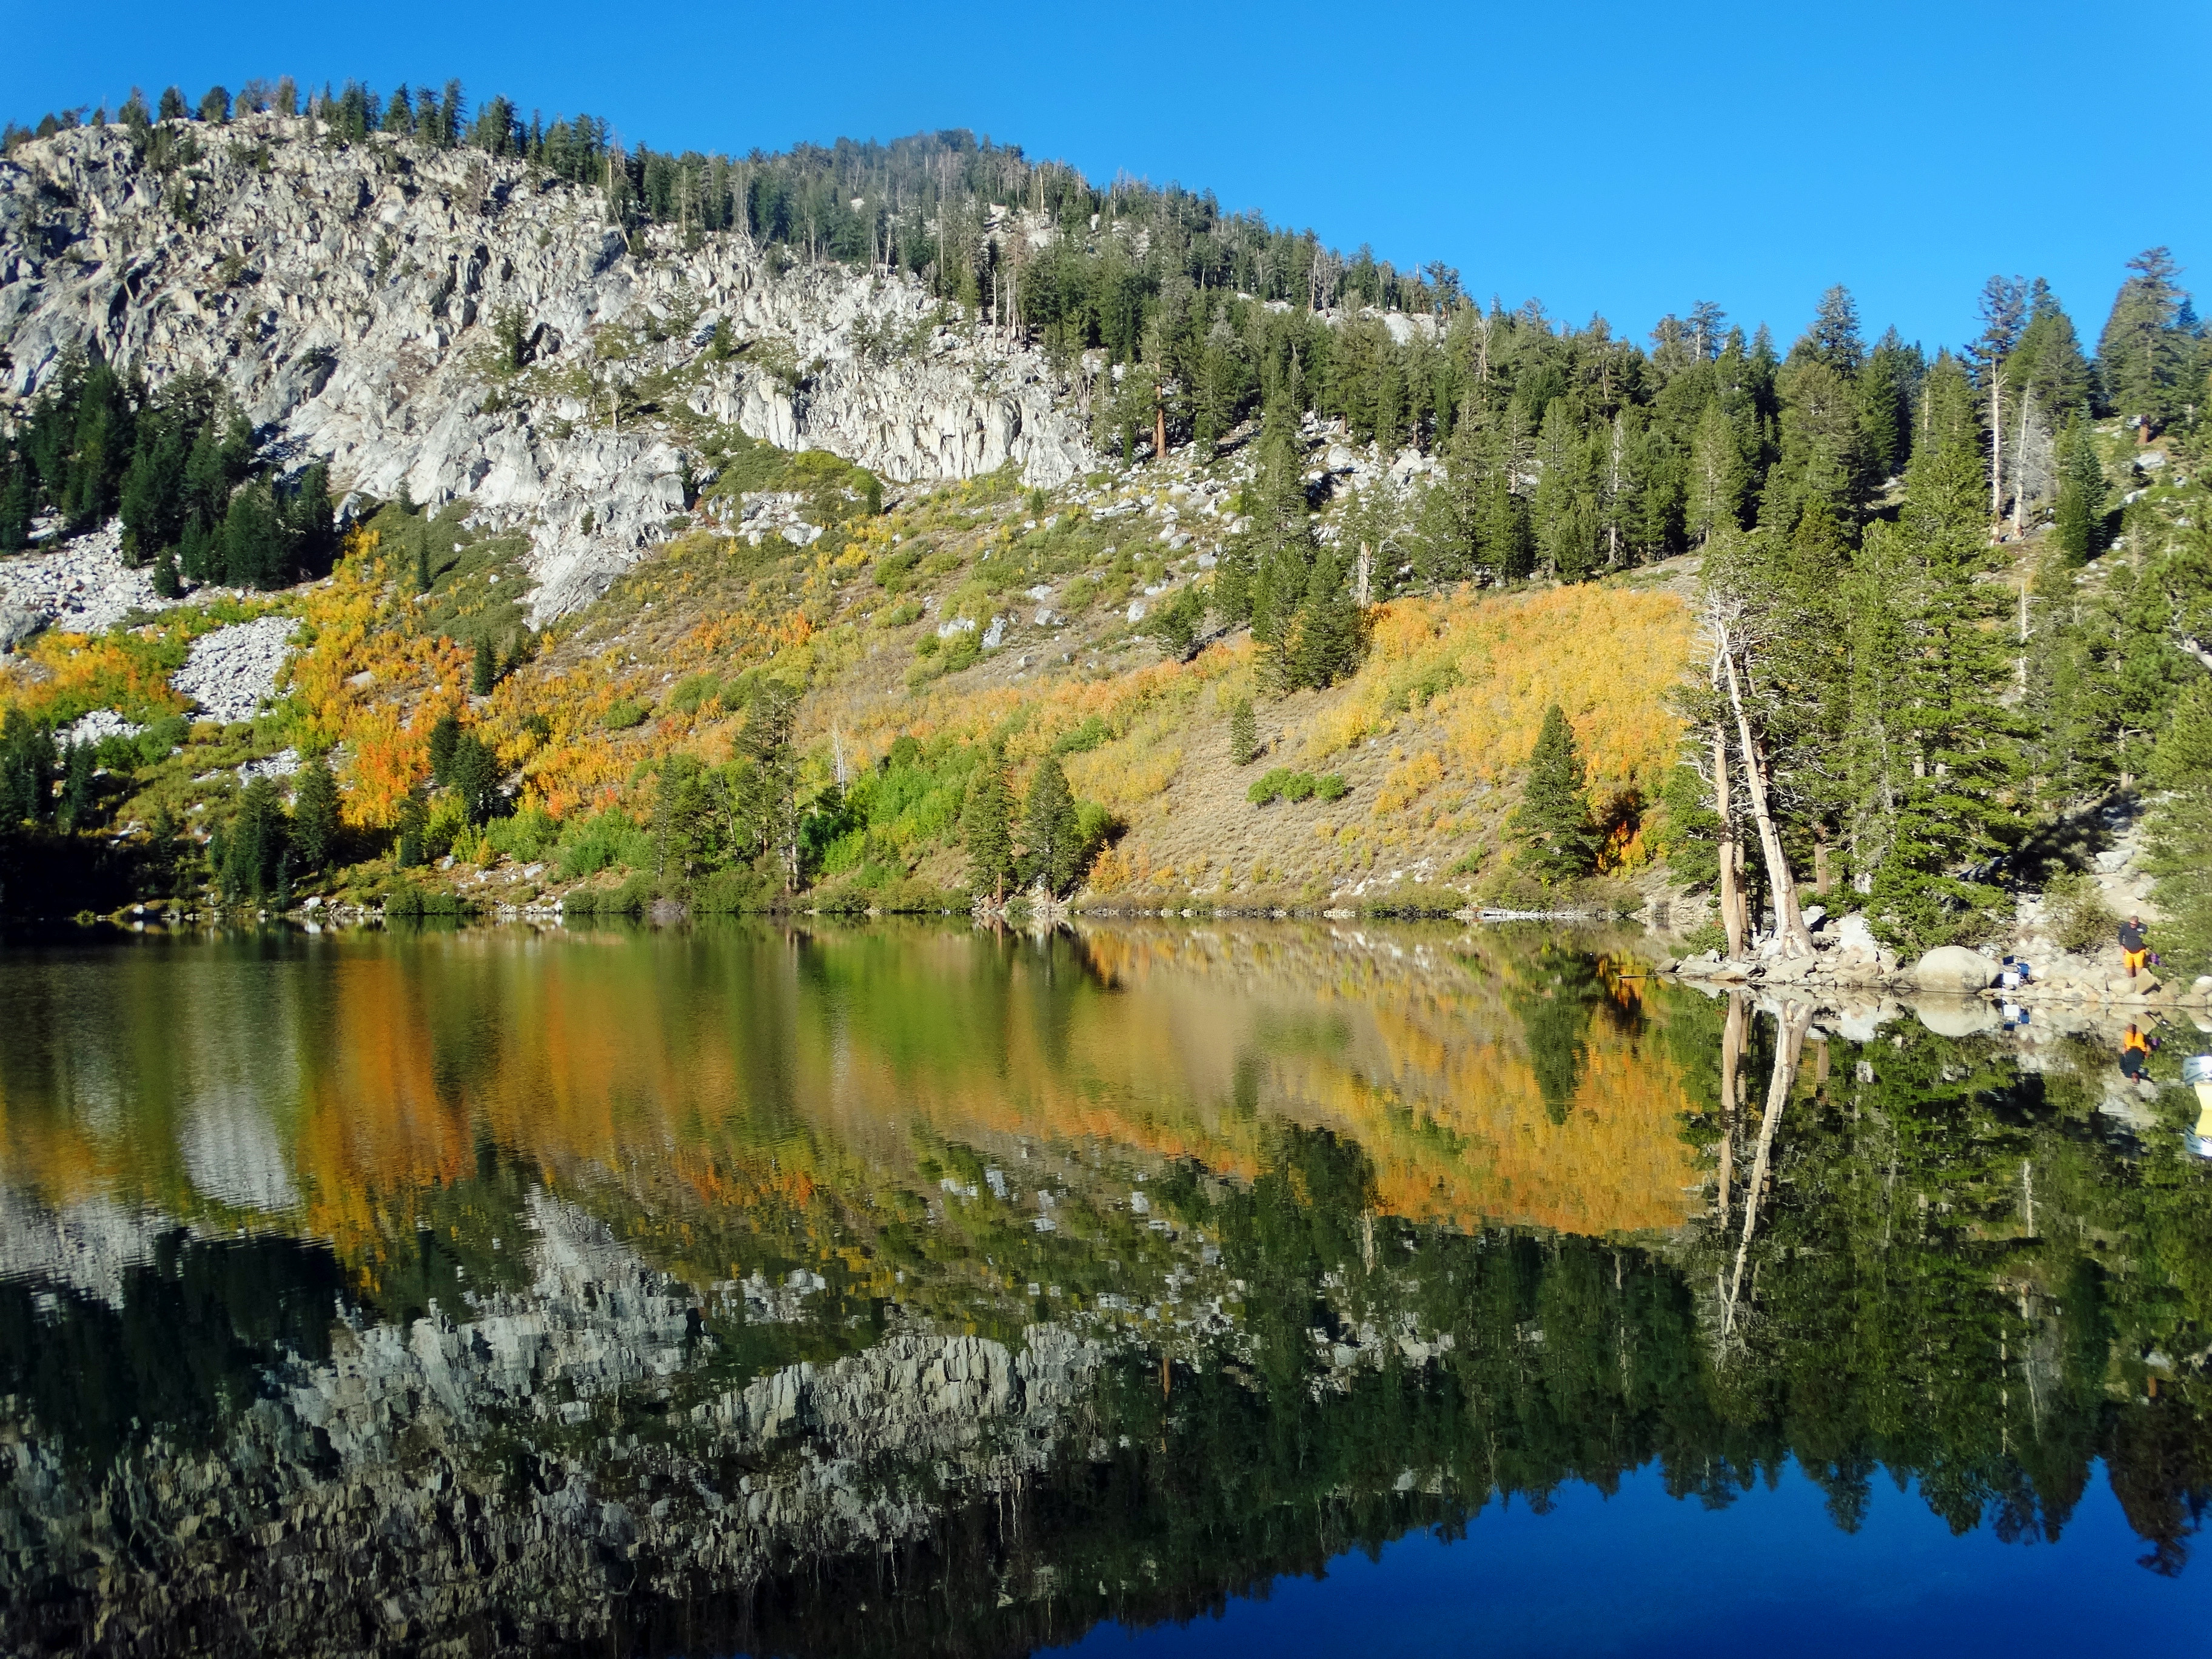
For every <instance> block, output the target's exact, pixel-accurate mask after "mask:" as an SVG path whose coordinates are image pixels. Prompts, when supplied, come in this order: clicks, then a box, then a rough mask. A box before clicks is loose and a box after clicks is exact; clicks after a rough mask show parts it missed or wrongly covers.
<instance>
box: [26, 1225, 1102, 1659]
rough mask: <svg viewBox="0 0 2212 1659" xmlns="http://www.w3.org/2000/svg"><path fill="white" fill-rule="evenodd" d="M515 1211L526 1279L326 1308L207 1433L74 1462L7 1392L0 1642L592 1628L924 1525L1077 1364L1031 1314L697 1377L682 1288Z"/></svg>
mask: <svg viewBox="0 0 2212 1659" xmlns="http://www.w3.org/2000/svg"><path fill="white" fill-rule="evenodd" d="M530 1217H531V1221H532V1231H533V1235H534V1237H533V1242H532V1262H531V1267H532V1271H531V1275H530V1279H529V1282H528V1283H527V1284H526V1285H524V1286H522V1287H521V1288H519V1289H515V1290H511V1291H495V1292H490V1293H488V1294H485V1295H483V1296H482V1297H474V1298H471V1303H472V1305H471V1306H469V1307H467V1308H465V1309H460V1310H455V1312H456V1313H457V1314H459V1315H461V1316H462V1317H458V1318H456V1317H453V1316H444V1317H432V1318H428V1319H421V1320H417V1321H416V1322H414V1323H413V1324H412V1325H411V1326H409V1327H405V1328H401V1327H398V1326H391V1325H365V1324H360V1323H356V1322H342V1323H341V1324H340V1325H339V1326H338V1327H337V1329H336V1331H335V1332H334V1334H333V1340H332V1342H331V1348H330V1352H329V1354H328V1357H327V1358H325V1359H321V1360H311V1359H307V1358H301V1357H298V1356H295V1357H294V1358H291V1359H289V1360H288V1361H285V1362H283V1363H281V1364H277V1365H276V1366H275V1367H273V1368H271V1370H270V1372H269V1373H268V1375H267V1376H266V1378H265V1381H264V1383H263V1385H262V1388H261V1390H260V1395H259V1397H258V1398H257V1399H254V1400H252V1401H251V1402H250V1403H245V1404H243V1405H242V1407H241V1408H240V1409H236V1410H234V1411H233V1412H230V1413H227V1414H226V1419H225V1422H224V1424H223V1426H222V1430H221V1431H220V1433H219V1435H218V1436H217V1437H216V1440H215V1441H214V1443H207V1444H194V1443H189V1442H188V1441H187V1440H183V1439H177V1438H171V1437H165V1436H163V1435H161V1434H158V1433H157V1434H155V1435H154V1436H153V1437H149V1439H147V1440H145V1441H143V1442H142V1443H137V1444H136V1445H134V1446H132V1447H131V1448H130V1449H126V1450H125V1451H124V1452H122V1453H121V1454H120V1455H118V1456H117V1457H116V1458H115V1459H114V1460H113V1461H112V1462H109V1463H106V1464H100V1463H98V1462H84V1461H82V1459H81V1458H80V1457H79V1456H77V1455H73V1454H72V1451H71V1449H69V1448H67V1447H64V1446H61V1445H58V1443H56V1442H55V1441H54V1440H53V1439H52V1437H46V1436H43V1435H42V1434H41V1433H40V1429H39V1425H36V1424H33V1423H30V1422H27V1421H26V1420H24V1419H23V1416H22V1413H21V1407H20V1402H15V1401H10V1402H8V1404H9V1410H8V1411H7V1412H6V1419H7V1421H6V1425H5V1430H4V1432H0V1463H3V1464H4V1465H5V1467H6V1469H7V1478H6V1481H5V1485H4V1492H0V1559H4V1563H5V1565H4V1567H0V1587H4V1591H5V1593H4V1595H0V1605H3V1606H4V1607H6V1608H7V1609H8V1611H7V1612H6V1613H4V1614H0V1643H4V1644H5V1645H6V1647H7V1648H8V1649H9V1650H10V1651H18V1650H25V1649H38V1648H40V1647H42V1646H44V1645H46V1644H50V1643H52V1641H54V1640H57V1639H62V1638H64V1637H66V1638H67V1639H68V1640H70V1641H78V1640H88V1641H90V1642H91V1643H92V1646H91V1647H90V1648H88V1649H86V1650H88V1651H102V1650H104V1649H103V1648H102V1647H101V1646H100V1638H99V1637H98V1635H97V1634H96V1632H131V1635H130V1636H129V1637H128V1638H118V1639H127V1641H128V1642H129V1643H130V1644H131V1650H133V1651H149V1652H163V1651H180V1650H185V1649H187V1648H189V1649H191V1650H195V1651H216V1652H228V1651H240V1652H245V1651H253V1652H289V1653H311V1652H312V1653H357V1652H375V1651H384V1650H392V1649H394V1648H400V1649H405V1650H410V1651H415V1650H422V1648H424V1647H426V1646H428V1647H435V1645H436V1644H439V1643H441V1642H456V1641H458V1642H461V1643H463V1644H466V1645H483V1644H482V1643H481V1642H480V1641H477V1640H475V1639H474V1638H481V1637H482V1636H483V1634H484V1633H485V1632H488V1631H493V1630H503V1631H506V1632H511V1634H510V1635H509V1636H508V1637H507V1638H506V1639H505V1640H503V1641H502V1640H497V1639H495V1640H494V1641H493V1642H492V1643H491V1644H490V1645H493V1646H499V1647H506V1646H510V1645H512V1646H520V1647H530V1646H533V1645H535V1644H538V1643H540V1642H553V1643H556V1644H557V1643H560V1642H564V1641H577V1640H583V1639H588V1638H592V1636H593V1635H594V1634H595V1633H599V1632H603V1631H604V1630H605V1626H606V1621H607V1620H608V1619H609V1618H610V1617H611V1613H610V1607H611V1605H612V1604H613V1603H615V1602H618V1601H619V1600H620V1599H621V1598H623V1597H624V1596H626V1595H633V1594H635V1595H668V1596H670V1597H672V1598H675V1599H677V1600H679V1601H680V1600H681V1599H682V1598H683V1597H684V1595H685V1594H686V1593H687V1592H688V1591H689V1590H690V1589H692V1588H693V1587H695V1586H696V1585H698V1584H700V1583H713V1584H716V1585H720V1586H722V1587H725V1588H726V1589H742V1588H743V1587H744V1586H745V1585H747V1584H750V1583H755V1582H757V1581H759V1580H760V1579H761V1578H762V1577H764V1576H765V1575H767V1574H769V1572H771V1571H774V1570H775V1569H776V1568H777V1567H779V1566H780V1565H786V1564H788V1563H789V1562H791V1561H792V1560H793V1559H806V1558H813V1559H821V1558H824V1557H835V1556H838V1555H841V1554H843V1553H848V1552H851V1551H854V1550H862V1551H868V1550H881V1549H885V1548H888V1547H892V1546H895V1545H896V1544H898V1543H900V1542H901V1541H905V1540H908V1539H912V1538H915V1537H918V1536H921V1535H922V1534H925V1533H926V1532H927V1530H928V1529H929V1528H931V1527H932V1526H933V1524H935V1523H936V1522H938V1520H939V1518H940V1517H941V1516H942V1515H943V1514H944V1513H945V1509H946V1507H947V1505H948V1504H952V1503H957V1502H962V1501H968V1500H972V1499H973V1498H977V1497H980V1496H985V1495H987V1494H989V1493H992V1492H997V1491H1000V1490H1002V1489H1004V1488H1005V1487H1006V1486H1007V1485H1009V1484H1010V1483H1012V1482H1016V1481H1018V1480H1020V1479H1021V1478H1022V1477H1023V1476H1024V1475H1025V1474H1030V1473H1033V1472H1034V1471H1036V1469H1038V1468H1042V1466H1043V1464H1044V1463H1045V1462H1046V1460H1047V1459H1048V1457H1049V1456H1050V1455H1052V1454H1053V1452H1054V1448H1055V1447H1056V1446H1058V1445H1059V1444H1060V1443H1062V1441H1063V1440H1064V1439H1065V1437H1066V1436H1067V1435H1068V1434H1069V1433H1070V1432H1072V1431H1073V1430H1074V1429H1075V1427H1076V1426H1077V1419H1078V1414H1079V1407H1080V1403H1081V1401H1082V1399H1083V1397H1084V1395H1085V1393H1086V1391H1087V1386H1088V1384H1089V1383H1090V1382H1091V1378H1092V1376H1093V1374H1094V1373H1095V1372H1096V1370H1097V1368H1098V1366H1099V1364H1100V1363H1101V1361H1102V1359H1103V1358H1104V1350H1103V1348H1102V1346H1100V1345H1099V1344H1098V1343H1097V1342H1096V1341H1094V1340H1090V1339H1089V1338H1087V1337H1085V1336H1084V1335H1082V1334H1078V1333H1076V1332H1073V1331H1071V1330H1068V1329H1066V1328H1060V1327H1054V1326H1037V1327H1033V1328H1031V1329H1030V1332H1029V1333H1028V1335H1027V1340H1025V1342H1024V1346H1022V1348H1021V1349H1020V1350H1019V1352H1013V1351H1010V1350H1009V1349H1008V1348H1007V1347H1006V1346H1005V1345H1003V1344H1001V1343H999V1342H994V1341H992V1340H987V1339H982V1338H978V1337H973V1336H959V1335H953V1336H945V1335H939V1334H925V1333H922V1332H919V1331H915V1332H908V1333H903V1334H893V1335H891V1336H890V1337H888V1338H887V1339H885V1340H882V1341H879V1342H878V1343H877V1344H876V1345H875V1346H872V1347H870V1348H868V1349H866V1351H865V1352H859V1353H854V1354H850V1355H848V1356H847V1357H845V1358H841V1359H838V1360H836V1361H833V1362H830V1363H827V1364H819V1365H817V1364H808V1363H801V1364H793V1365H789V1366H786V1367H783V1368H781V1369H780V1370H774V1371H771V1372H769V1373H768V1374H766V1375H763V1376H756V1377H754V1378H752V1379H751V1380H750V1381H747V1382H742V1383H739V1382H735V1381H734V1380H733V1381H732V1382H731V1383H728V1384H727V1385H724V1384H723V1383H721V1382H720V1380H719V1379H718V1377H717V1376H716V1359H717V1353H716V1346H715V1344H714V1340H713V1339H712V1338H711V1337H710V1336H708V1335H707V1334H705V1333H704V1331H703V1330H702V1320H701V1313H702V1308H701V1304H700V1303H699V1301H698V1298H697V1297H696V1296H695V1295H694V1294H693V1293H692V1291H690V1289H689V1288H688V1287H686V1286H684V1285H682V1284H680V1283H678V1282H677V1281H675V1280H672V1279H669V1278H668V1277H667V1276H666V1275H665V1274H663V1273H658V1272H656V1271H655V1270H653V1269H652V1268H650V1267H647V1266H646V1265H645V1264H644V1263H642V1262H641V1261H639V1260H638V1259H637V1258H636V1256H635V1255H633V1254H632V1253H631V1252H630V1251H629V1249H626V1248H625V1247H624V1246H623V1245H622V1244H621V1243H618V1242H617V1240H616V1239H615V1238H614V1237H612V1235H611V1234H610V1233H609V1232H608V1231H607V1230H606V1228H605V1226H604V1225H602V1224H600V1223H599V1222H598V1221H596V1220H594V1219H592V1218H590V1217H588V1216H586V1215H585V1214H584V1213H583V1212H580V1211H578V1210H575V1209H574V1208H573V1207H571V1206H568V1205H566V1204H564V1203H562V1202H561V1201H560V1200H556V1199H553V1198H550V1197H549V1196H547V1195H545V1194H543V1193H539V1194H534V1195H533V1196H532V1200H531V1203H530ZM17 1220H18V1221H19V1222H20V1221H21V1220H22V1218H21V1217H18V1218H17ZM126 1254H127V1251H126ZM93 1288H94V1293H95V1294H97V1293H98V1290H99V1285H98V1281H97V1278H96V1276H95V1279H94V1283H93ZM808 1291H809V1286H808V1285H805V1284H793V1285H779V1286H774V1287H770V1286H768V1285H761V1284H754V1283H747V1284H744V1285H729V1286H726V1287H722V1288H721V1290H720V1291H719V1292H718V1294H722V1295H726V1296H727V1297H732V1298H737V1297H742V1298H743V1299H744V1304H745V1317H746V1319H747V1320H748V1321H749V1322H752V1323H756V1324H757V1323H776V1322H787V1321H789V1320H791V1319H793V1318H797V1317H803V1316H804V1303H805V1297H806V1295H807V1293H808ZM639 1431H642V1432H639ZM916 1469H922V1470H927V1471H930V1472H931V1473H930V1474H929V1477H928V1478H927V1480H913V1479H900V1478H897V1477H898V1476H899V1475H900V1474H902V1472H904V1473H909V1474H910V1473H911V1472H912V1471H914V1470H916ZM472 1633H473V1636H472ZM149 1641H150V1643H151V1645H150V1646H149V1645H146V1644H148V1643H149Z"/></svg>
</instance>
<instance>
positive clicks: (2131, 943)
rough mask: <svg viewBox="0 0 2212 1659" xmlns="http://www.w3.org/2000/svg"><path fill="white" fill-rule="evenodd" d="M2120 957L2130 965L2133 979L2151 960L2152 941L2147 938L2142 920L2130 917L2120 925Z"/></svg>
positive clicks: (2139, 917) (2129, 973)
mask: <svg viewBox="0 0 2212 1659" xmlns="http://www.w3.org/2000/svg"><path fill="white" fill-rule="evenodd" d="M2120 955H2121V957H2122V958H2123V959H2124V960H2125V962H2126V963H2127V964H2128V977H2129V978H2130V979H2133V978H2134V977H2135V976H2136V974H2138V973H2139V972H2141V971H2142V966H2143V963H2145V962H2147V961H2148V960H2149V958H2150V940H2149V939H2148V937H2147V936H2146V934H2145V933H2144V930H2143V925H2142V917H2141V916H2130V917H2129V918H2128V919H2127V920H2126V921H2124V922H2122V923H2121V924H2120Z"/></svg>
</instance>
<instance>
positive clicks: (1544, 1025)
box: [1508, 943, 1644, 1123]
mask: <svg viewBox="0 0 2212 1659" xmlns="http://www.w3.org/2000/svg"><path fill="white" fill-rule="evenodd" d="M1508 996H1509V998H1510V1001H1511V1003H1512V1006H1513V1008H1514V1011H1515V1012H1516V1013H1517V1014H1518V1015H1519V1016H1520V1018H1521V1030H1522V1036H1523V1038H1524V1040H1525V1041H1526V1042H1527V1043H1528V1065H1529V1067H1530V1069H1531V1070H1532V1071H1534V1073H1535V1077H1536V1089H1537V1092H1538V1093H1539V1094H1540V1095H1541V1097H1542V1098H1543V1102H1544V1110H1545V1112H1546V1113H1547V1115H1549V1116H1550V1118H1551V1120H1552V1121H1553V1122H1554V1123H1564V1122H1565V1121H1566V1120H1567V1112H1568V1109H1570V1108H1571V1107H1572V1106H1573V1104H1574V1102H1575V1096H1576V1093H1577V1091H1579V1090H1580V1088H1581V1087H1582V1079H1583V1071H1584V1069H1585V1065H1586V1062H1587V1060H1588V1059H1589V1028H1590V1022H1591V1020H1592V1019H1594V1018H1601V1017H1602V1018H1604V1019H1605V1021H1606V1023H1607V1025H1608V1026H1609V1027H1610V1028H1611V1029H1612V1030H1613V1031H1614V1032H1616V1033H1617V1034H1618V1035H1619V1036H1621V1037H1623V1038H1626V1039H1628V1040H1630V1041H1633V1040H1634V1039H1636V1038H1637V1037H1638V1036H1641V1035H1642V1032H1643V1029H1644V999H1643V997H1642V996H1641V995H1640V994H1638V990H1637V988H1636V985H1635V982H1634V981H1632V980H1631V979H1628V978H1626V977H1625V976H1624V974H1623V964H1622V963H1621V962H1620V959H1619V958H1617V957H1613V956H1611V955H1608V954H1601V953H1597V952H1593V951H1578V950H1576V949H1574V948H1573V947H1572V946H1571V945H1559V944H1551V943H1547V944H1545V945H1542V946H1541V948H1540V949H1539V950H1538V951H1537V952H1536V953H1535V955H1534V957H1529V958H1525V959H1523V960H1522V961H1521V962H1520V963H1516V967H1515V970H1514V975H1513V982H1512V986H1511V988H1510V991H1509V992H1508Z"/></svg>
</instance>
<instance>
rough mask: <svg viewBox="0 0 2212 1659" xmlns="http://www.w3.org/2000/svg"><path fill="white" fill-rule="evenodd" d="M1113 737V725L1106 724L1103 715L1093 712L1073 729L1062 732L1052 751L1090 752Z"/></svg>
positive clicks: (1058, 752) (1081, 753)
mask: <svg viewBox="0 0 2212 1659" xmlns="http://www.w3.org/2000/svg"><path fill="white" fill-rule="evenodd" d="M1113 737H1114V729H1113V727H1111V726H1108V725H1107V724H1106V721H1105V720H1104V719H1103V717H1102V716H1100V715H1097V714H1093V715H1091V717H1090V718H1089V719H1087V720H1085V721H1084V722H1083V724H1082V725H1080V726H1076V727H1075V728H1074V729H1073V730H1072V731H1068V732H1061V733H1060V740H1059V741H1058V742H1057V743H1055V744H1053V746H1052V752H1053V753H1054V754H1055V755H1084V754H1088V753H1089V752H1090V751H1091V750H1093V749H1096V748H1097V747H1098V746H1099V744H1103V743H1109V742H1111V741H1112V739H1113Z"/></svg>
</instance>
